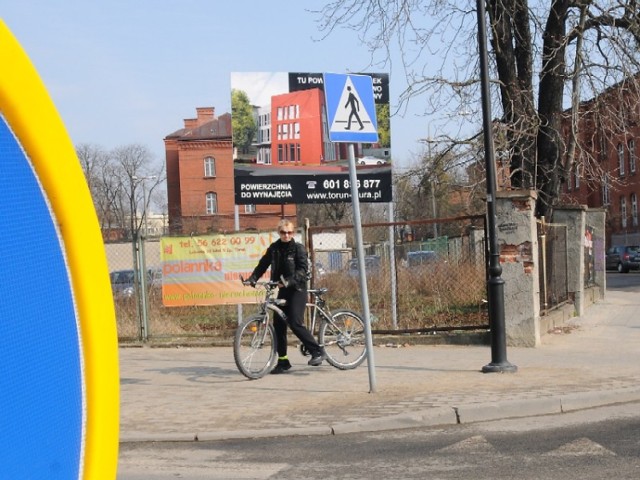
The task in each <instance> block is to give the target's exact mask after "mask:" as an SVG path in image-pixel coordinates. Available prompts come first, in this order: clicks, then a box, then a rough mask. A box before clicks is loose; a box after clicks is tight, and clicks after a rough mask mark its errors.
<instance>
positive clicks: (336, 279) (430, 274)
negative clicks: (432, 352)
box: [308, 216, 488, 333]
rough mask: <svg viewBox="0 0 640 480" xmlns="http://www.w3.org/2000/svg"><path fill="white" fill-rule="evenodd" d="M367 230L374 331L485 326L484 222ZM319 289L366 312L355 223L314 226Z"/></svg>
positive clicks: (312, 236) (475, 218)
mask: <svg viewBox="0 0 640 480" xmlns="http://www.w3.org/2000/svg"><path fill="white" fill-rule="evenodd" d="M437 222H438V225H437V227H438V230H439V231H440V236H438V237H437V238H425V239H421V240H418V239H417V238H422V232H431V231H432V230H434V228H433V227H434V222H433V221H424V222H403V223H379V224H369V225H362V231H363V243H364V251H365V256H364V265H365V271H366V281H367V290H368V293H369V307H370V312H371V316H372V318H371V321H372V329H373V331H374V333H415V332H431V331H446V330H460V329H485V328H488V318H487V309H486V308H485V307H486V262H485V250H486V247H485V245H486V242H485V233H484V232H485V225H484V222H485V217H484V216H468V217H459V218H451V219H438V220H437ZM308 235H309V245H310V255H311V259H312V262H313V266H314V269H313V277H312V283H313V286H314V287H327V288H329V290H330V296H329V298H330V302H331V305H333V306H335V307H339V308H350V309H353V310H357V311H360V310H361V304H362V303H361V298H360V291H361V289H360V284H359V281H360V280H359V261H360V259H358V258H357V256H356V253H355V252H356V248H355V244H354V238H353V227H352V226H340V227H311V228H309V232H308Z"/></svg>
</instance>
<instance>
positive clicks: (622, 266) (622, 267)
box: [605, 245, 640, 273]
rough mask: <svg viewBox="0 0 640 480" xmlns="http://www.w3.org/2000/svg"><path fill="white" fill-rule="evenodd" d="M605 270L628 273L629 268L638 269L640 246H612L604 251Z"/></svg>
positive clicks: (639, 268)
mask: <svg viewBox="0 0 640 480" xmlns="http://www.w3.org/2000/svg"><path fill="white" fill-rule="evenodd" d="M605 263H606V268H607V270H618V272H620V273H628V272H629V270H640V246H638V245H626V246H621V245H617V246H613V247H611V248H609V249H608V250H607V253H606V262H605Z"/></svg>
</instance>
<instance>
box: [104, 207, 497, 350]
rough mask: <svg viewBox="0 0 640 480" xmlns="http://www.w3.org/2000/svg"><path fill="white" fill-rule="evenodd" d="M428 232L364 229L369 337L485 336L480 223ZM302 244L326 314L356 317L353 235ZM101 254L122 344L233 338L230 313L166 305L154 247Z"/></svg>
mask: <svg viewBox="0 0 640 480" xmlns="http://www.w3.org/2000/svg"><path fill="white" fill-rule="evenodd" d="M430 223H432V222H429V221H427V222H408V223H402V224H400V223H384V224H371V225H363V232H364V238H365V241H366V245H365V251H366V258H365V268H366V271H367V282H368V292H369V300H370V311H371V314H372V327H373V330H374V333H384V332H389V333H391V332H393V333H401V332H417V331H424V332H430V331H439V330H457V329H476V328H480V329H485V328H488V318H487V310H486V300H485V299H486V270H485V239H484V232H485V228H484V216H472V217H461V218H453V219H438V227H439V231H440V232H441V234H440V236H439V237H438V238H436V239H433V238H426V239H424V240H419V239H417V237H419V236H422V232H431V231H432V230H433V229H432V225H430ZM303 237H304V238H305V240H306V241H307V243H308V245H309V247H310V248H309V255H310V259H311V262H312V263H311V264H312V265H313V268H312V278H311V284H312V286H314V287H320V286H325V287H328V288H329V289H330V293H329V296H328V300H329V304H330V306H331V307H332V308H336V309H337V308H350V309H353V310H356V311H360V310H361V299H360V296H359V285H358V276H357V272H358V264H357V262H358V259H357V258H356V257H355V253H354V252H355V251H356V248H355V245H354V240H353V227H352V226H340V227H330V228H329V227H326V228H325V227H313V228H309V229H308V231H307V232H304V235H303ZM105 248H106V252H107V259H108V264H109V269H110V272H111V277H112V288H113V291H114V302H115V307H116V320H117V328H118V337H119V339H120V340H121V341H139V340H148V339H154V340H158V341H161V340H162V339H165V338H166V339H174V340H175V339H177V338H180V337H191V339H192V340H190V341H193V338H201V339H208V340H206V341H210V339H211V337H216V338H227V339H228V338H230V336H231V334H232V333H233V330H234V328H235V325H236V324H237V321H238V314H239V309H238V307H237V306H236V305H219V306H191V307H165V306H163V303H162V287H161V270H160V268H161V261H160V242H159V240H158V239H154V240H141V241H140V242H139V244H136V243H133V242H130V243H108V244H106V245H105ZM142 272H146V273H145V275H142ZM118 278H120V279H121V283H118ZM143 292H144V294H142V293H143ZM243 308H244V312H245V313H244V314H246V313H247V312H248V311H250V309H251V308H252V306H250V305H244V306H243Z"/></svg>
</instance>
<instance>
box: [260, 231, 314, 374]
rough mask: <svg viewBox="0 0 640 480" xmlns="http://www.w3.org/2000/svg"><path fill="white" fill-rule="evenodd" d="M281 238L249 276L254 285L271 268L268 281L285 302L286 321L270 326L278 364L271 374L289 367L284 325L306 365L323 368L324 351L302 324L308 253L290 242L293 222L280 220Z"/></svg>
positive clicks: (302, 247) (272, 245)
mask: <svg viewBox="0 0 640 480" xmlns="http://www.w3.org/2000/svg"><path fill="white" fill-rule="evenodd" d="M278 233H279V235H280V239H279V240H276V241H275V242H273V243H272V244H271V245H269V247H268V248H267V251H266V253H265V254H264V255H263V256H262V258H261V259H260V261H259V262H258V265H257V266H256V268H255V269H254V270H253V273H252V274H251V276H250V277H249V282H251V283H252V284H255V282H256V281H257V280H258V279H259V278H260V277H261V276H262V275H263V274H264V272H266V271H267V269H268V268H269V267H271V281H272V282H279V283H280V289H279V290H278V298H283V299H285V300H286V301H287V303H286V305H285V306H284V307H282V311H283V312H284V313H285V314H286V316H287V321H286V322H285V321H284V320H283V319H282V318H281V317H280V316H279V315H275V316H274V320H273V326H274V328H275V330H276V348H277V350H278V364H277V365H276V367H275V368H274V369H273V370H272V371H271V373H284V372H286V371H287V370H289V369H290V368H291V363H290V362H289V357H288V356H287V324H288V325H289V327H290V328H291V331H292V332H293V333H294V334H295V336H296V337H298V339H300V341H301V342H302V344H303V345H304V346H305V348H306V349H307V351H308V352H309V353H310V354H311V360H309V365H312V366H318V365H322V362H323V361H324V358H325V357H324V352H323V351H322V347H320V345H318V342H317V341H316V339H315V338H314V337H313V334H312V333H311V332H310V331H309V330H308V329H307V327H306V326H305V324H304V311H305V307H306V304H307V273H308V268H309V267H308V262H307V252H306V251H305V249H304V246H303V245H302V244H300V243H297V242H296V241H295V240H294V239H293V234H294V229H293V223H291V222H290V221H289V220H285V219H283V220H281V221H280V223H278Z"/></svg>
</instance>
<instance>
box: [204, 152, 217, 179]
mask: <svg viewBox="0 0 640 480" xmlns="http://www.w3.org/2000/svg"><path fill="white" fill-rule="evenodd" d="M204 176H205V177H215V176H216V159H215V158H213V157H207V158H205V159H204Z"/></svg>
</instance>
